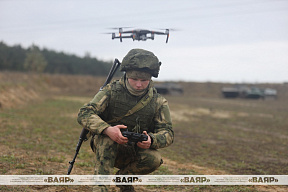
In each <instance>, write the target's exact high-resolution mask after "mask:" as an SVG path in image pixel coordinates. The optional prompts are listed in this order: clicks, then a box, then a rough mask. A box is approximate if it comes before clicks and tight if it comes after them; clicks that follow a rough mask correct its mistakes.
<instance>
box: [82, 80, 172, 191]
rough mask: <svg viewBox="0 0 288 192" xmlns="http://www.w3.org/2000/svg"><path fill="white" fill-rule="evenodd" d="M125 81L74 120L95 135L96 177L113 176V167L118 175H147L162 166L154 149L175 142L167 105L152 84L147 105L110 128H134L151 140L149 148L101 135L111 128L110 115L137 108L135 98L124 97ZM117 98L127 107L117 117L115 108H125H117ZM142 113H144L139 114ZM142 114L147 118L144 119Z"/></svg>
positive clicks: (107, 90) (111, 86)
mask: <svg viewBox="0 0 288 192" xmlns="http://www.w3.org/2000/svg"><path fill="white" fill-rule="evenodd" d="M124 79H125V76H124V77H122V78H121V79H120V80H119V81H118V80H117V81H114V82H112V83H110V84H108V85H107V86H105V87H104V88H103V90H102V91H100V92H98V93H97V94H96V95H95V97H94V98H93V99H92V100H91V101H90V102H89V103H88V104H85V105H84V106H83V107H82V108H80V110H79V113H78V118H77V120H78V122H79V124H81V125H82V126H83V127H85V128H86V129H88V130H89V132H90V133H91V134H92V135H95V136H94V137H93V138H92V139H94V152H95V156H96V163H95V165H96V166H95V174H97V175H110V174H113V173H114V167H116V168H118V169H119V171H118V173H117V174H120V175H128V174H137V175H144V174H149V173H151V172H153V171H155V170H156V169H157V168H158V167H159V166H160V165H161V164H162V163H163V161H162V158H161V155H160V153H159V152H158V150H157V149H159V148H163V147H167V146H169V145H171V144H172V143H173V140H174V132H173V129H172V121H171V118H170V111H169V106H168V102H167V100H166V99H165V98H164V97H163V96H161V95H160V94H158V93H157V92H156V90H155V89H154V88H153V87H152V86H153V83H152V82H151V83H150V85H149V86H151V87H149V88H153V90H154V92H153V98H152V99H151V101H150V103H149V104H147V105H146V106H145V107H144V108H142V109H140V110H139V111H137V112H135V113H133V114H132V115H130V116H128V117H124V118H123V119H121V120H119V122H114V123H112V124H111V125H112V126H113V125H118V124H122V123H123V124H124V125H125V123H127V127H128V130H129V131H133V130H134V131H135V127H137V130H140V132H143V131H147V133H148V134H149V135H150V137H151V139H152V144H151V146H150V148H149V149H142V148H139V147H137V145H132V146H130V145H128V144H125V145H120V144H118V143H116V142H114V141H113V140H111V139H110V138H109V137H108V136H106V135H104V134H102V132H103V131H104V130H105V129H106V128H107V127H109V126H111V125H110V124H108V123H107V122H108V121H109V120H111V118H112V119H113V118H115V117H114V116H113V115H116V114H117V115H125V114H126V113H127V110H130V109H129V107H131V106H130V104H131V103H134V104H133V105H136V103H137V102H138V101H139V100H140V99H141V98H139V97H136V96H133V97H130V96H128V95H127V94H128V90H127V89H126V87H125V82H124ZM119 86H121V88H119ZM115 89H116V90H115ZM123 91H124V92H123ZM119 98H120V100H121V99H124V101H122V103H126V104H127V106H128V107H127V108H126V109H125V110H122V111H120V113H119V111H118V110H119V108H117V107H115V106H121V107H123V108H125V106H124V105H119ZM125 99H127V100H125ZM141 110H143V111H142V112H141ZM113 111H114V112H113ZM143 113H149V114H148V115H143ZM111 114H112V116H111ZM139 116H140V120H139ZM136 119H138V120H139V122H140V123H139V124H137V121H136ZM145 122H146V123H145ZM146 126H148V127H146ZM94 188H95V189H93V190H95V191H108V190H109V186H95V187H94Z"/></svg>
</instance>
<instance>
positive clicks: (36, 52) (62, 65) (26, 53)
mask: <svg viewBox="0 0 288 192" xmlns="http://www.w3.org/2000/svg"><path fill="white" fill-rule="evenodd" d="M111 66H112V61H111V62H105V61H100V60H98V59H97V58H92V57H90V56H89V54H87V55H86V56H85V57H78V56H76V55H72V54H66V53H63V52H56V51H53V50H48V49H46V48H44V49H40V48H39V47H38V46H36V45H31V46H30V47H28V48H27V49H25V48H22V47H21V45H14V46H8V45H6V44H5V43H4V42H0V70H1V71H4V70H7V71H23V72H28V71H29V72H37V73H52V74H53V73H57V74H81V75H94V76H106V75H107V74H108V72H109V70H110V68H111Z"/></svg>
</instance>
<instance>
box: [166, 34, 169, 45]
mask: <svg viewBox="0 0 288 192" xmlns="http://www.w3.org/2000/svg"><path fill="white" fill-rule="evenodd" d="M168 39H169V33H168V34H167V38H166V43H168Z"/></svg>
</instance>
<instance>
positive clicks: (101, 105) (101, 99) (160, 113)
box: [77, 77, 174, 149]
mask: <svg viewBox="0 0 288 192" xmlns="http://www.w3.org/2000/svg"><path fill="white" fill-rule="evenodd" d="M119 83H120V84H121V86H123V87H124V86H125V85H124V77H123V78H121V79H120V81H119ZM113 84H115V82H112V83H110V84H108V85H107V86H106V87H104V89H103V90H102V91H100V92H98V93H97V94H96V95H95V97H94V98H93V99H92V101H91V102H90V103H88V104H86V105H84V106H83V107H82V108H80V111H79V113H78V119H77V120H78V122H79V123H80V124H81V125H82V126H83V127H85V128H86V129H88V130H89V131H90V132H91V133H92V134H95V135H101V134H102V132H103V131H104V130H105V129H106V128H107V127H109V126H110V125H109V124H108V123H106V121H108V120H111V118H115V117H109V118H110V119H107V120H106V119H105V118H103V117H104V116H105V117H107V116H108V115H109V114H108V115H105V114H104V113H105V112H107V110H106V109H107V108H108V106H110V100H111V94H112V90H111V89H112V87H113ZM118 94H120V95H121V94H123V93H121V92H119V93H118ZM156 94H157V93H156ZM135 99H137V98H135ZM138 100H140V99H138ZM152 101H154V102H155V104H156V108H155V110H154V113H153V115H152V118H151V117H150V116H147V118H150V119H146V121H149V120H151V119H152V120H153V122H152V123H153V129H151V128H150V129H149V127H141V130H142V131H147V133H148V134H149V135H150V137H151V138H152V139H153V143H152V145H151V147H150V148H153V149H159V148H163V147H167V146H169V145H170V144H172V143H173V139H174V132H173V129H172V121H171V117H170V111H169V106H168V101H167V100H166V99H165V98H164V97H163V96H161V95H159V94H157V98H156V100H152ZM152 101H151V102H152ZM131 102H133V101H132V100H131V97H129V100H128V101H126V103H131ZM124 103H125V102H124ZM135 104H136V102H135ZM152 105H153V104H152ZM122 107H124V106H123V105H122ZM140 111H141V110H140ZM140 111H139V112H140ZM126 112H127V111H123V114H122V115H125V114H126ZM100 116H101V117H102V118H101V117H100ZM133 117H135V121H134V122H135V125H134V126H130V127H131V128H130V127H128V130H129V131H132V129H133V128H134V127H135V126H136V118H137V116H136V114H132V115H131V116H130V117H127V118H126V119H128V118H129V119H131V118H133ZM105 120H106V121H105ZM122 121H125V118H123V119H122ZM141 121H144V119H141ZM117 123H119V122H116V123H113V125H116V124H117ZM130 123H131V121H130ZM141 124H144V125H146V123H141ZM128 126H129V125H128ZM149 126H151V124H149Z"/></svg>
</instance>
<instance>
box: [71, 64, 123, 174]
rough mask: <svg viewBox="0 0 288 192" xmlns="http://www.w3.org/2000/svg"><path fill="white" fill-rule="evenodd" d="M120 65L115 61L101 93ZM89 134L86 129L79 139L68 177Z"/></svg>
mask: <svg viewBox="0 0 288 192" xmlns="http://www.w3.org/2000/svg"><path fill="white" fill-rule="evenodd" d="M120 65H121V63H120V62H119V60H118V59H115V60H114V63H113V65H112V67H111V69H110V71H109V74H108V76H107V78H106V81H105V82H104V84H103V86H102V87H100V90H99V91H101V90H102V89H103V88H104V87H105V86H106V85H107V84H108V83H110V81H111V80H112V78H113V76H114V74H115V72H116V71H117V69H118V68H119V66H120ZM88 133H89V130H88V129H85V128H83V129H82V131H81V134H80V137H79V141H78V143H77V146H76V153H75V155H74V158H73V160H72V161H69V164H70V165H69V168H68V173H67V175H70V173H71V171H72V169H73V165H74V163H75V160H76V158H77V155H78V153H79V151H80V148H81V145H82V143H83V141H87V140H88V139H87V134H88Z"/></svg>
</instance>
